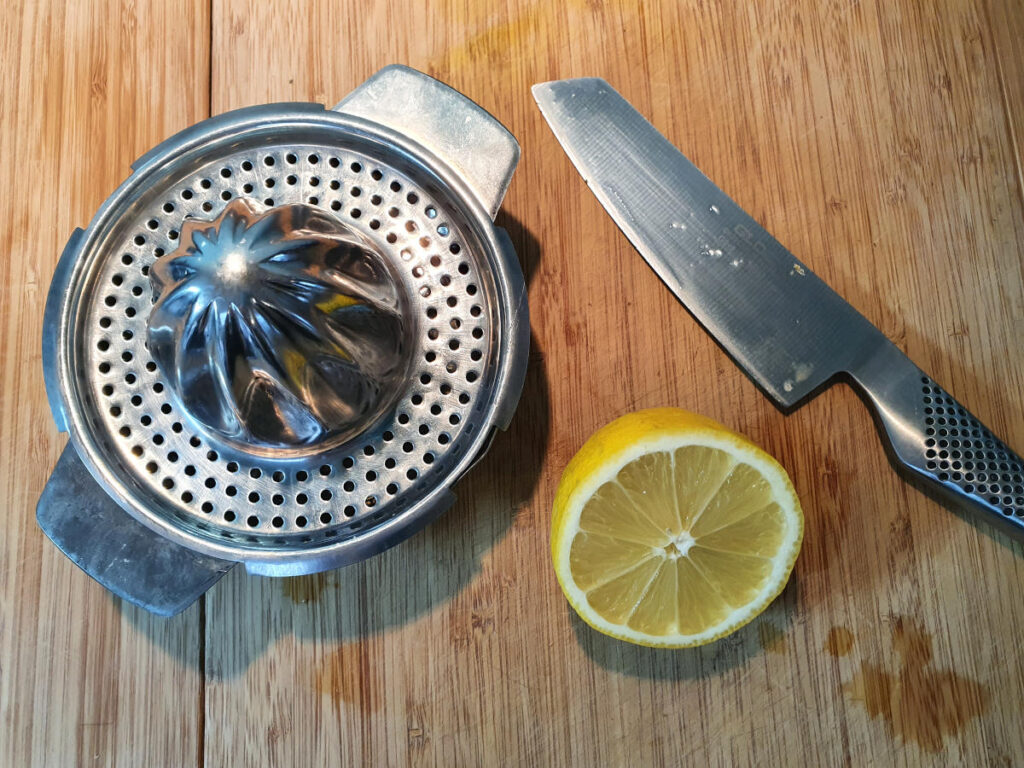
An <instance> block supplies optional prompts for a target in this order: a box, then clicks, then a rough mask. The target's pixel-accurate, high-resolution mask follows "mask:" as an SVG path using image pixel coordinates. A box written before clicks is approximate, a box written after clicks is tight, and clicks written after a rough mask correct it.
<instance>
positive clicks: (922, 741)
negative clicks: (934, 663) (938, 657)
mask: <svg viewBox="0 0 1024 768" xmlns="http://www.w3.org/2000/svg"><path fill="white" fill-rule="evenodd" d="M892 645H893V648H894V649H895V651H896V653H897V654H898V655H899V657H900V663H899V669H898V670H897V671H896V672H895V673H893V672H890V671H888V670H886V669H883V668H882V667H880V666H878V665H875V664H869V663H867V662H863V663H862V664H861V667H860V671H859V672H858V673H857V674H856V675H855V676H854V678H853V680H851V681H850V682H849V683H847V684H846V685H845V686H843V690H844V691H845V693H846V694H847V696H849V697H850V699H851V700H853V701H856V702H858V703H860V704H862V705H863V706H864V708H865V709H866V710H867V712H868V714H869V715H870V716H871V718H872V719H874V718H876V717H879V716H881V717H882V719H883V720H884V721H885V722H886V726H887V728H888V729H889V732H890V733H891V734H892V735H894V736H898V737H899V738H901V739H902V740H903V741H904V742H909V741H913V742H915V743H917V744H918V745H920V746H921V748H923V749H925V750H927V751H928V752H932V753H935V752H939V751H940V750H941V749H942V748H943V746H944V744H945V738H946V736H947V735H948V736H954V735H956V734H957V733H958V732H959V731H960V729H961V728H962V727H963V726H964V725H965V724H966V723H967V722H969V721H970V720H971V719H973V718H975V717H977V716H978V715H980V714H982V713H983V712H984V711H985V710H986V709H987V708H988V705H989V700H990V694H989V692H988V689H987V688H986V687H985V686H984V685H982V684H981V683H978V682H976V681H974V680H971V679H969V678H966V677H963V676H961V675H958V674H956V673H955V672H953V671H952V670H936V669H933V668H931V667H930V664H931V660H932V639H931V636H930V635H928V634H927V633H925V632H924V631H923V630H922V629H921V628H920V627H918V626H917V625H915V624H914V623H913V622H912V621H911V620H909V619H906V618H904V617H897V619H896V621H895V623H894V625H893V630H892Z"/></svg>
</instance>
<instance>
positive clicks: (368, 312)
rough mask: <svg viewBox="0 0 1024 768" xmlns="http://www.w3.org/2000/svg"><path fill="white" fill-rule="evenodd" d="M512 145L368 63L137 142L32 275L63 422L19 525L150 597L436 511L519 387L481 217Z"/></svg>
mask: <svg viewBox="0 0 1024 768" xmlns="http://www.w3.org/2000/svg"><path fill="white" fill-rule="evenodd" d="M518 155H519V147H518V144H517V143H516V141H515V139H514V138H513V137H512V136H511V134H509V133H508V131H506V130H505V129H504V128H503V127H502V126H501V125H500V124H499V123H498V122H497V121H496V120H495V119H494V118H493V117H491V116H490V115H489V114H487V113H486V112H485V111H484V110H482V109H481V108H480V107H478V106H477V105H475V104H474V103H472V102H471V101H469V100H468V99H466V98H465V97H463V96H461V95H460V94H458V93H457V92H455V91H453V90H451V89H450V88H448V87H447V86H445V85H443V84H441V83H439V82H437V81H436V80H433V79H432V78H429V77H427V76H426V75H423V74H421V73H419V72H416V71H414V70H410V69H407V68H404V67H388V68H386V69H384V70H381V71H380V72H378V73H377V74H376V75H374V76H373V77H372V78H371V79H370V80H368V81H367V82H366V83H364V84H363V85H362V86H360V87H359V88H358V89H357V90H356V91H354V92H353V93H352V94H351V95H350V96H349V97H347V98H346V99H345V100H344V101H342V102H341V103H340V104H339V105H338V106H337V107H335V108H334V109H333V110H328V109H324V108H323V107H322V106H319V105H313V104H277V105H268V106H263V107H255V108H248V109H241V110H237V111H234V112H230V113H227V114H224V115H220V116H218V117H214V118H211V119H209V120H205V121H203V122H201V123H199V124H197V125H195V126H193V127H191V128H189V129H187V130H185V131H183V132H181V133H179V134H178V135H176V136H174V137H172V138H171V139H168V140H167V141H165V142H164V143H163V144H161V145H159V146H158V147H156V148H155V149H153V150H152V151H150V152H149V153H147V154H146V155H144V156H143V157H142V158H140V159H139V160H138V161H137V162H136V163H134V164H133V166H132V171H133V172H132V174H131V175H130V176H129V178H128V179H127V180H126V181H125V182H124V183H123V184H122V185H121V186H120V187H119V188H118V190H117V191H116V192H114V194H113V195H112V196H111V197H110V198H109V199H108V200H107V201H106V202H105V203H104V204H103V206H102V207H101V208H100V210H99V211H98V213H97V214H96V216H95V218H94V219H93V221H92V223H91V224H90V225H89V228H88V229H87V230H85V231H82V230H77V231H76V232H75V233H74V234H73V235H72V237H71V239H70V240H69V242H68V244H67V246H66V248H65V251H64V253H63V255H62V257H61V259H60V262H59V264H58V267H57V270H56V273H55V275H54V278H53V282H52V284H51V287H50V292H49V296H48V299H47V304H46V317H45V331H44V338H43V353H44V355H43V358H44V368H45V374H46V386H47V394H48V397H49V399H50V404H51V408H52V411H53V416H54V420H55V421H56V423H57V426H58V428H60V429H61V430H62V431H67V432H69V434H70V441H69V444H68V447H67V448H66V449H65V451H64V453H63V455H62V456H61V459H60V461H59V462H58V464H57V467H56V468H55V470H54V472H53V474H52V476H51V477H50V480H49V482H48V483H47V486H46V489H45V490H44V492H43V495H42V497H41V499H40V501H39V505H38V508H37V518H38V520H39V524H40V526H41V527H42V529H43V530H44V531H45V532H46V534H47V535H48V536H49V537H50V538H51V539H52V540H53V541H54V543H56V544H57V546H58V547H60V548H61V550H63V551H64V552H65V553H66V554H67V555H68V556H69V557H70V558H71V559H72V560H74V561H75V562H76V563H77V564H78V565H80V566H81V567H82V568H83V569H84V570H85V571H86V572H87V573H89V574H90V575H91V576H92V577H93V578H95V579H97V580H98V581H99V582H100V583H102V584H103V585H104V586H106V587H107V588H108V589H110V590H111V591H113V592H115V593H117V594H118V595H120V596H122V597H124V598H126V599H128V600H131V601H132V602H135V603H138V604H140V605H143V606H144V607H146V608H148V609H149V610H151V611H154V612H156V613H161V614H172V613H176V612H177V611H180V610H182V609H183V608H184V607H186V606H187V605H189V604H190V603H191V602H193V601H194V600H195V599H196V598H197V597H198V596H199V595H201V594H202V593H203V592H204V591H205V590H206V589H208V588H209V587H210V586H211V585H212V584H213V583H214V582H215V581H216V580H217V579H218V578H219V577H220V576H221V575H222V574H223V573H224V572H225V571H226V570H227V569H228V568H230V567H231V566H232V565H234V564H235V563H239V562H240V563H243V564H244V565H245V567H246V569H247V570H248V571H249V572H251V573H257V574H262V575H271V576H283V575H298V574H304V573H314V572H317V571H322V570H326V569H329V568H336V567H339V566H342V565H346V564H349V563H352V562H355V561H358V560H361V559H364V558H366V557H369V556H371V555H373V554H375V553H377V552H380V551H381V550H383V549H385V548H387V547H389V546H391V545H393V544H395V543H397V542H399V541H401V540H402V539H404V538H406V537H407V536H409V535H410V534H412V533H413V532H415V531H416V530H418V529H420V528H421V527H422V526H424V525H425V524H426V523H428V522H429V521H430V520H432V519H433V518H435V517H436V516H437V515H438V514H440V512H442V511H443V510H444V509H445V508H446V507H448V506H449V505H450V504H451V502H452V500H453V498H454V497H453V495H452V492H451V487H452V485H453V484H454V483H455V482H456V481H457V480H458V479H459V478H460V477H461V476H462V475H463V474H464V473H465V472H466V471H467V470H468V469H469V468H470V467H471V466H472V465H473V464H474V462H476V461H477V460H478V459H479V458H480V457H481V456H482V454H483V453H484V452H485V451H486V450H487V448H488V445H489V443H490V441H491V439H492V438H493V435H494V432H495V430H496V429H498V428H502V429H503V428H504V427H506V426H507V424H508V421H509V419H510V418H511V416H512V413H513V411H514V409H515V406H516V403H517V401H518V398H519V394H520V391H521V389H522V384H523V377H524V374H525V369H526V357H527V349H528V343H529V322H528V316H527V304H526V293H525V285H524V281H523V276H522V272H521V270H520V268H519V265H518V262H517V260H516V257H515V253H514V251H513V249H512V246H511V243H510V241H509V239H508V236H507V235H506V233H505V232H504V231H503V230H501V229H500V228H497V227H495V226H494V224H493V218H494V215H495V214H496V212H497V210H498V207H499V205H500V204H501V200H502V198H503V196H504V193H505V189H506V187H507V185H508V182H509V180H510V179H511V176H512V173H513V171H514V169H515V165H516V162H517V160H518ZM126 513H127V514H126Z"/></svg>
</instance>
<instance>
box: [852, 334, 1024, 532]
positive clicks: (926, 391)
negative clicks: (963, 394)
mask: <svg viewBox="0 0 1024 768" xmlns="http://www.w3.org/2000/svg"><path fill="white" fill-rule="evenodd" d="M850 373H851V375H852V376H853V378H854V380H855V381H856V382H857V383H858V384H859V385H860V386H861V388H862V389H863V390H864V392H865V394H867V396H868V398H869V399H870V401H871V403H872V405H874V407H875V410H876V412H877V415H878V418H879V420H880V422H881V424H882V427H883V429H884V431H885V434H886V436H887V437H888V438H889V441H890V443H891V445H892V449H893V451H894V453H895V455H896V457H897V458H898V460H899V461H900V462H901V463H902V464H903V465H904V466H906V467H907V468H908V469H910V470H911V471H913V472H914V473H915V474H917V475H919V476H921V477H923V478H925V479H926V480H928V481H930V482H932V483H934V484H935V486H936V487H937V488H939V489H941V490H942V491H944V492H945V493H946V494H947V495H949V496H951V497H953V498H955V499H956V500H957V502H958V503H959V504H960V505H961V506H963V507H964V508H965V509H967V510H969V511H971V512H972V513H973V514H974V515H975V517H976V519H978V520H984V521H985V522H987V523H990V524H991V525H994V526H995V527H997V528H999V529H1000V530H1002V531H1004V532H1005V533H1007V534H1008V535H1010V536H1012V537H1013V538H1015V539H1017V540H1018V541H1024V460H1022V459H1021V457H1020V456H1018V455H1017V454H1016V453H1014V452H1013V450H1011V449H1010V447H1009V446H1007V445H1006V443H1004V442H1003V441H1002V440H1000V439H999V438H998V437H996V436H995V435H994V434H993V433H992V431H991V430H990V429H988V428H987V427H986V426H985V425H984V424H982V423H981V421H980V420H979V419H977V418H976V417H974V416H973V415H972V414H971V413H970V412H969V411H968V410H967V409H966V408H964V406H963V405H961V404H960V403H959V402H957V401H956V400H955V399H954V398H953V396H952V395H950V394H949V393H947V392H946V391H945V390H944V389H942V387H940V386H939V385H938V384H936V383H935V382H934V381H933V380H932V379H931V377H930V376H928V375H927V374H926V373H924V372H923V371H922V370H921V369H920V368H918V367H917V366H916V365H914V363H912V362H911V361H910V360H909V359H908V358H907V357H906V355H904V354H903V353H902V352H900V350H899V349H897V348H896V347H895V346H894V345H893V344H892V343H891V342H888V341H886V342H885V344H884V345H880V346H879V347H878V348H877V349H876V350H875V351H874V352H873V354H871V355H870V356H869V357H868V358H867V359H866V360H864V361H863V362H862V363H861V364H860V365H858V366H857V367H856V368H855V369H854V370H851V371H850Z"/></svg>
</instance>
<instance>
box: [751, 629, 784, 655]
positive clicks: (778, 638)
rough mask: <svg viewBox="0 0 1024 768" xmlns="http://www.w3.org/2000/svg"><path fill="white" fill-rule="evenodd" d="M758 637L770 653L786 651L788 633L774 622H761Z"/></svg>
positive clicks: (762, 645)
mask: <svg viewBox="0 0 1024 768" xmlns="http://www.w3.org/2000/svg"><path fill="white" fill-rule="evenodd" d="M757 639H758V641H759V642H760V643H761V647H762V648H764V649H765V650H766V651H768V652H769V653H785V652H786V635H785V633H784V632H783V631H782V630H781V629H779V628H778V627H776V626H775V625H774V624H759V625H758V626H757Z"/></svg>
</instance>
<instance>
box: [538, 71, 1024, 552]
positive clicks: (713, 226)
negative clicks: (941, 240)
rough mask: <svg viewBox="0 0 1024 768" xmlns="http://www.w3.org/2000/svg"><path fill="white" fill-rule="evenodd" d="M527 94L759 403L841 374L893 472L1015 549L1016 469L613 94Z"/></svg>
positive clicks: (944, 396)
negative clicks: (747, 380)
mask: <svg viewBox="0 0 1024 768" xmlns="http://www.w3.org/2000/svg"><path fill="white" fill-rule="evenodd" d="M533 95H534V98H535V100H536V101H537V105H538V106H539V107H540V111H541V113H542V114H543V116H544V118H545V119H546V120H547V122H548V124H549V125H550V127H551V129H552V131H553V132H554V134H555V136H556V138H557V139H558V141H559V143H560V144H561V145H562V147H563V149H564V150H565V152H566V154H567V155H568V156H569V158H570V160H571V161H572V162H573V164H574V165H575V166H576V169H577V170H578V171H579V173H580V175H581V176H582V177H583V178H584V179H585V180H586V182H587V185H588V186H589V187H590V189H591V191H592V192H593V193H594V195H595V196H596V197H597V198H598V200H599V201H600V202H601V204H602V206H604V208H605V210H606V211H607V212H608V214H609V215H610V216H611V217H612V219H613V220H614V221H615V223H616V224H617V225H618V227H619V228H620V229H621V230H622V232H623V233H624V234H625V235H626V237H627V238H628V239H629V241H630V242H631V243H632V244H633V246H634V247H635V248H636V249H637V250H638V251H639V252H640V255H641V256H643V258H644V259H645V260H646V261H647V263H648V265H650V267H651V268H652V269H653V270H654V271H655V272H656V273H657V274H658V276H659V277H660V278H661V279H662V281H663V282H664V283H665V284H666V285H667V286H668V287H669V289H670V290H671V291H672V292H673V293H674V294H675V295H676V297H677V298H678V299H679V300H680V301H681V302H682V303H683V304H684V305H685V306H686V308H687V309H688V310H689V311H690V313H691V314H693V316H694V317H695V318H696V319H697V320H698V321H699V322H700V323H701V325H703V326H704V328H705V329H706V330H707V331H708V332H709V333H710V334H711V335H712V336H713V337H714V338H715V339H716V341H717V342H718V343H719V344H720V345H721V346H722V347H723V348H724V349H725V350H726V352H727V353H728V354H729V355H730V356H731V357H732V358H733V359H734V360H735V361H736V363H737V364H738V365H739V366H740V367H741V368H742V369H743V370H744V371H745V372H746V373H747V374H748V375H749V376H750V377H751V378H752V379H753V380H754V382H755V383H757V384H758V386H759V387H760V388H761V389H762V390H763V391H764V392H765V393H766V394H768V395H769V397H771V398H772V400H774V401H775V402H776V403H777V404H778V405H779V406H781V407H782V408H784V409H789V408H791V407H793V406H795V405H796V404H797V403H798V402H799V401H800V400H802V399H804V398H805V397H807V396H809V395H811V394H812V393H814V392H815V390H818V389H819V388H823V387H824V386H825V385H826V384H828V383H829V382H830V381H832V380H833V379H834V378H835V377H836V376H837V375H839V374H843V375H846V376H848V377H849V378H851V379H852V381H853V382H854V383H855V384H856V385H858V386H859V387H860V388H861V390H862V391H863V392H864V394H865V395H866V397H867V400H868V402H869V403H870V404H871V405H872V406H873V407H874V410H875V415H876V417H877V419H878V421H879V422H880V426H881V427H882V434H883V435H885V436H886V437H887V438H888V447H889V448H890V450H891V452H892V454H893V456H894V458H895V459H896V460H897V461H898V463H899V464H901V465H902V466H903V467H905V468H906V469H909V470H910V471H911V472H913V473H914V474H916V475H918V476H920V477H923V478H925V479H926V480H927V481H929V482H931V483H935V484H936V485H937V486H938V487H939V488H940V489H942V490H943V491H944V492H945V493H946V494H948V495H950V496H952V497H955V498H956V499H957V500H958V501H959V502H961V503H963V504H964V505H965V506H967V507H968V508H970V509H972V510H973V511H974V512H976V513H977V514H979V515H980V516H981V517H982V518H984V519H985V520H987V521H988V522H990V523H992V524H994V525H996V526H997V527H998V528H1000V529H1001V530H1003V531H1004V532H1007V533H1009V534H1010V535H1012V536H1014V537H1015V538H1018V539H1020V540H1024V461H1022V460H1021V459H1020V457H1019V456H1017V455H1016V454H1015V453H1014V452H1013V451H1012V450H1011V449H1010V448H1008V447H1007V446H1006V445H1005V443H1003V442H1002V441H1001V440H999V439H998V438H996V437H995V435H993V434H992V432H991V431H990V430H988V429H987V428H985V427H984V425H982V424H981V422H980V421H978V419H976V418H975V417H973V416H972V415H971V414H970V413H969V412H967V410H966V409H965V408H964V407H963V406H962V405H961V404H960V403H958V402H957V401H956V400H954V399H953V398H952V397H951V396H950V395H949V394H948V393H946V392H945V391H944V390H942V388H941V387H939V386H938V385H937V384H936V383H935V382H934V381H933V380H932V379H931V378H930V377H929V376H928V375H927V374H925V373H924V372H923V371H922V370H921V369H920V368H918V367H917V366H916V365H914V364H913V363H912V362H911V361H910V360H909V359H908V358H907V357H906V356H905V355H904V354H903V353H902V352H901V351H900V350H899V349H898V348H897V347H896V346H895V345H894V344H892V342H890V341H889V339H887V338H886V337H885V335H884V334H883V333H882V332H881V331H879V330H878V329H877V328H876V327H875V326H874V325H872V324H871V322H870V321H868V320H867V319H866V318H865V317H864V316H863V315H861V314H860V313H859V312H858V311H857V310H856V309H854V308H853V307H852V306H850V304H849V303H847V302H846V301H845V300H844V299H843V298H842V297H841V296H839V295H838V294H837V293H836V292H835V291H833V290H832V289H831V288H830V287H829V286H828V285H826V284H825V282H824V281H822V280H821V279H820V278H818V277H817V276H816V275H815V274H814V273H813V272H812V271H811V270H810V269H809V268H808V267H807V266H806V265H804V264H803V263H802V262H801V261H800V260H799V259H797V258H796V257H795V256H793V254H791V253H790V252H789V251H788V250H787V249H786V248H785V247H784V246H783V245H782V244H781V243H779V241H778V240H776V239H775V238H774V237H772V236H771V234H769V233H768V232H767V231H766V230H765V229H764V228H763V227H762V226H761V225H760V224H758V223H757V221H755V220H754V219H753V218H752V217H751V216H750V215H749V214H747V213H746V212H745V211H744V210H743V209H742V208H740V206H738V205H737V204H736V203H735V202H734V201H733V200H732V199H731V198H729V197H728V196H727V195H726V194H725V193H724V192H722V190H720V189H719V188H718V187H717V186H716V185H715V184H714V182H712V181H711V180H710V179H709V178H708V177H707V176H705V175H704V174H703V173H701V171H700V170H699V169H698V168H697V167H696V166H695V165H694V164H693V163H691V162H690V161H689V160H688V159H687V158H686V157H685V156H684V155H683V154H682V153H681V152H680V151H679V150H678V149H676V147H675V146H673V145H672V144H671V143H670V142H669V141H668V140H667V139H666V138H665V137H664V136H662V135H661V134H660V133H659V132H658V131H657V129H655V128H654V126H652V125H651V124H650V123H649V122H648V121H647V120H646V119H645V118H644V117H643V115H641V114H640V113H639V112H637V111H636V110H635V109H634V108H633V107H632V106H631V105H630V104H629V102H627V101H626V100H625V99H624V98H622V96H620V95H619V94H618V93H617V92H616V91H615V89H613V88H612V87H611V86H610V85H609V84H608V83H606V82H605V81H604V80H601V79H598V78H581V79H575V80H558V81H554V82H550V83H540V84H537V85H535V86H534V87H533Z"/></svg>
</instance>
